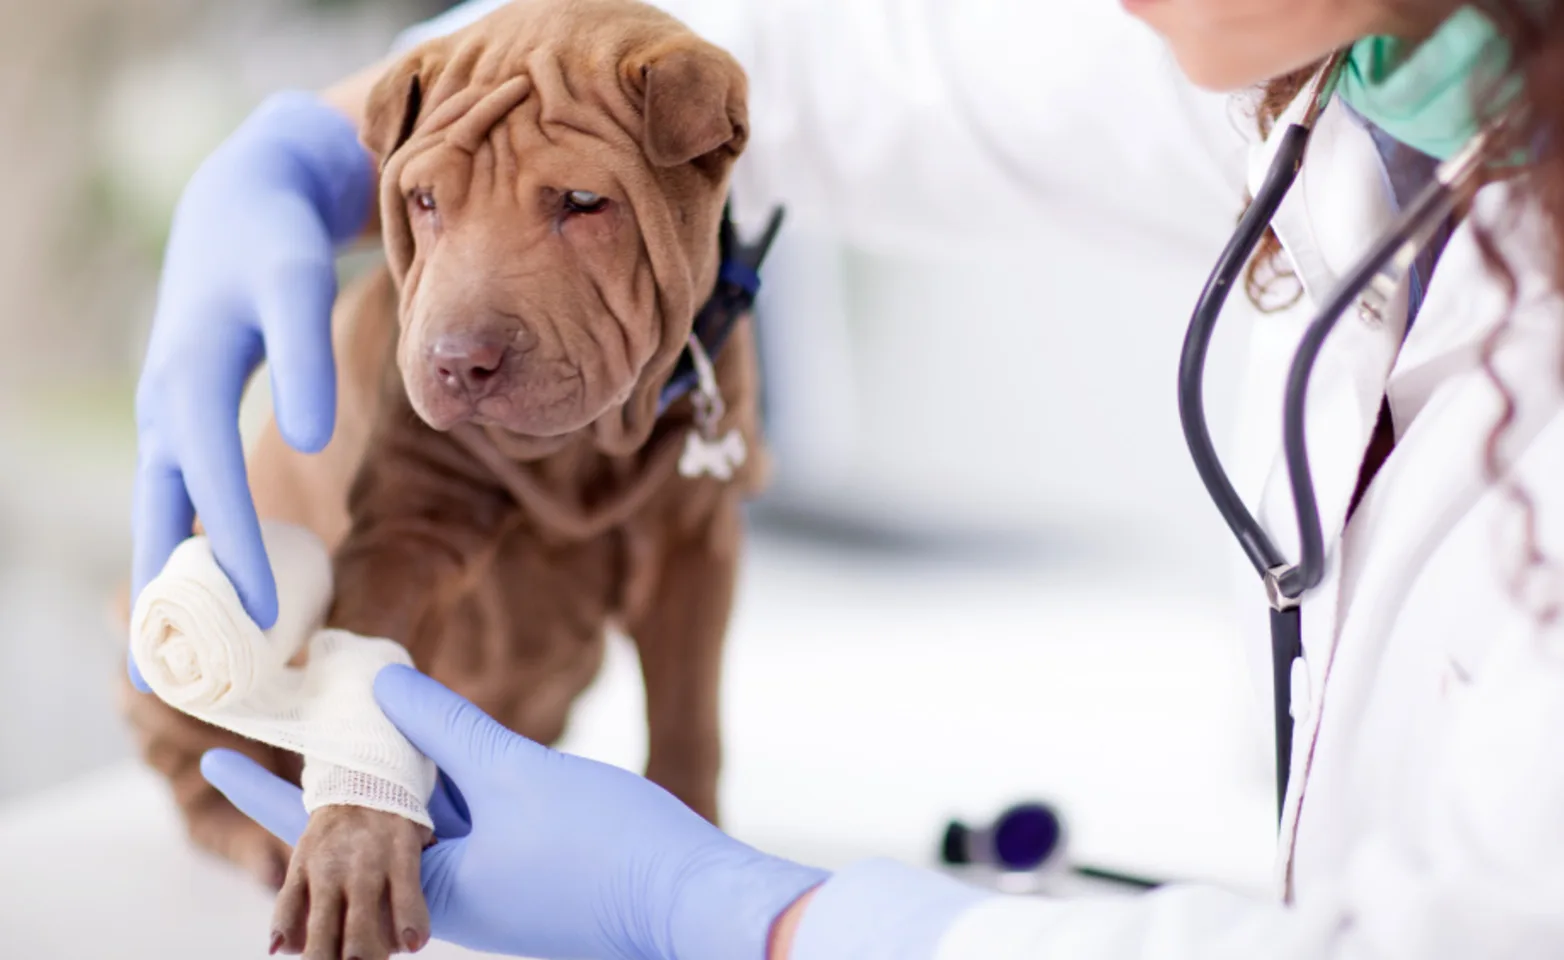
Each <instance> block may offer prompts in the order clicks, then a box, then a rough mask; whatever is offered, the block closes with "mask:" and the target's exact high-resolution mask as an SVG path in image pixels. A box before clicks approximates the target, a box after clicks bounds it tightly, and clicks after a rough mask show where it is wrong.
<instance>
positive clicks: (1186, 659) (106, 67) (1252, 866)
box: [0, 0, 1272, 955]
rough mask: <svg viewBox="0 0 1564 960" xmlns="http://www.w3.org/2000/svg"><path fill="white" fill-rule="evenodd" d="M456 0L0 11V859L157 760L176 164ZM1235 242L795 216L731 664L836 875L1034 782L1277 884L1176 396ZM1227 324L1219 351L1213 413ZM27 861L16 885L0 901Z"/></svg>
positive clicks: (1131, 848)
mask: <svg viewBox="0 0 1564 960" xmlns="http://www.w3.org/2000/svg"><path fill="white" fill-rule="evenodd" d="M443 5H444V4H442V3H441V2H440V0H423V2H415V0H316V2H305V0H50V2H48V3H32V2H24V0H0V131H3V133H0V151H3V159H4V163H5V169H6V170H7V171H8V174H9V175H8V177H7V187H8V190H7V192H6V198H5V199H6V215H5V217H4V218H3V222H0V290H3V291H4V297H3V299H0V303H3V307H0V335H3V336H4V338H5V343H6V345H7V349H5V350H3V351H0V545H3V548H4V549H3V552H0V849H4V850H6V851H7V852H8V853H9V854H10V856H11V857H12V858H21V859H22V860H25V856H26V855H29V854H28V851H33V852H35V853H36V852H38V851H39V850H41V849H42V848H35V847H31V846H27V843H25V842H24V840H25V837H24V836H23V834H25V835H26V836H33V835H35V834H36V833H37V831H38V830H42V829H44V826H43V825H44V824H45V823H48V824H50V825H53V826H57V827H60V828H61V829H64V830H67V831H70V830H72V829H75V827H73V826H72V825H73V824H79V825H80V828H81V830H82V835H83V836H84V837H87V836H90V837H94V838H97V839H96V840H94V841H93V842H102V840H103V838H104V837H105V836H108V837H112V836H113V835H114V834H113V831H114V829H115V828H114V826H113V823H114V820H113V817H112V816H110V817H109V820H108V821H107V826H105V823H104V822H103V821H102V820H101V818H100V817H95V818H94V819H93V825H92V826H91V827H90V828H89V826H88V825H87V824H86V822H85V821H84V820H82V819H81V818H83V817H87V816H89V815H88V814H86V813H83V811H86V810H89V809H94V810H99V811H100V814H101V813H102V811H103V810H104V809H111V808H103V807H95V806H93V804H95V803H99V800H98V799H94V798H95V797H97V798H102V803H112V799H111V798H110V796H109V795H110V794H113V793H114V791H115V790H119V789H121V787H120V786H117V785H122V784H125V783H131V784H133V785H138V786H136V789H140V790H143V791H144V794H145V797H146V798H150V799H147V800H146V802H147V803H149V804H162V803H163V800H162V798H161V797H160V796H158V795H157V793H156V791H157V789H158V788H157V785H156V784H155V783H153V782H152V781H150V780H136V779H135V778H134V777H133V776H132V777H131V779H130V780H124V779H115V778H116V777H121V778H122V777H124V776H128V774H125V773H124V771H125V769H127V768H122V767H116V766H114V765H115V764H118V763H123V762H125V761H126V760H127V759H128V758H129V757H130V752H129V749H128V745H127V742H126V739H125V737H124V736H123V735H122V732H121V729H120V722H119V720H118V717H117V713H116V707H115V702H114V683H113V681H114V678H115V676H116V671H118V670H120V669H121V668H122V664H123V646H122V643H121V640H120V637H119V636H118V634H117V631H116V629H115V628H114V627H113V625H112V624H111V622H110V620H109V617H108V606H109V600H110V597H111V595H112V593H113V591H114V589H116V587H117V586H118V584H119V582H120V580H121V579H122V578H123V577H124V575H125V573H126V571H127V567H128V560H127V558H128V553H129V533H128V516H129V482H130V475H131V467H132V464H133V457H134V432H133V418H132V402H131V398H132V391H133V385H134V378H135V374H136V371H137V366H138V360H139V354H140V350H141V345H142V343H143V340H144V336H145V332H146V327H147V325H148V323H149V321H150V317H151V313H152V305H153V297H154V293H155V285H156V277H157V269H158V260H159V255H160V251H161V246H162V241H163V235H164V231H165V229H166V225H167V220H168V216H169V212H170V210H171V208H172V205H173V203H174V200H175V199H176V198H177V195H178V191H179V189H180V187H181V185H182V184H183V183H184V181H185V179H186V178H187V177H188V176H189V174H190V172H191V171H192V169H193V168H194V165H195V164H196V163H197V162H199V160H200V158H201V157H202V156H203V155H204V154H205V153H206V152H207V151H208V150H210V149H211V148H212V147H213V146H214V145H215V144H216V143H217V142H218V141H220V140H221V138H222V137H223V136H224V135H226V134H227V133H228V132H229V131H230V130H231V129H232V128H233V127H234V126H235V125H236V124H237V123H238V122H239V120H240V119H241V118H242V117H243V116H244V114H245V113H246V112H247V111H248V110H249V109H250V108H251V107H252V106H253V105H254V104H255V103H256V102H258V101H259V100H260V98H261V97H263V96H264V95H265V94H266V93H268V92H270V91H272V90H275V89H278V88H281V87H319V86H322V85H324V84H326V83H328V82H330V81H331V80H333V79H335V78H336V77H338V76H340V75H342V74H344V73H346V72H348V71H349V70H351V69H353V68H356V67H358V66H360V65H362V64H363V63H365V62H368V61H370V60H373V59H375V58H378V57H379V56H381V55H382V54H383V53H384V52H385V50H386V49H387V46H388V44H389V42H390V39H391V37H392V36H393V35H394V34H395V32H396V31H397V30H399V29H400V28H401V27H403V26H405V25H407V24H409V23H412V22H414V21H416V20H417V19H420V18H422V17H424V16H427V15H430V14H433V13H435V12H437V11H438V10H439V9H441V8H442V6H443ZM1219 226H1220V225H1219ZM1220 240H1221V237H1220V235H1219V234H1218V233H1213V242H1212V243H1211V244H1201V243H1190V244H1188V245H1187V246H1186V247H1181V248H1170V247H1169V246H1168V245H1166V244H1162V245H1158V244H1155V243H1153V242H1150V241H1148V242H1147V243H1145V244H1140V245H1137V244H1134V243H1128V244H1127V243H1125V242H1123V240H1122V239H1121V238H1113V237H1111V236H1108V235H1107V234H1105V233H1104V232H1103V231H1097V230H1093V229H1092V225H1091V224H1090V223H1089V222H1073V221H1061V222H1059V223H1057V224H1051V225H1050V230H1049V233H1048V234H1047V235H1045V237H1044V238H1043V239H1041V240H1040V241H1039V243H1038V245H1037V246H1036V247H1035V248H1033V249H1026V250H1016V251H1014V254H1013V256H1012V257H1011V258H1009V259H1005V260H997V259H992V258H990V259H986V260H982V261H972V262H950V261H943V262H918V261H911V260H907V259H905V258H897V257H889V256H884V255H880V254H877V253H876V252H875V251H870V250H862V249H855V248H849V247H844V246H842V245H841V244H839V243H837V242H835V241H834V240H833V239H832V238H831V237H829V236H821V235H817V234H813V233H810V232H808V231H806V230H794V231H790V232H788V233H786V234H785V239H784V241H783V242H782V243H781V245H780V247H779V249H778V251H777V253H776V255H775V258H774V261H773V263H772V265H771V269H770V270H769V272H768V274H767V277H768V288H767V293H766V298H765V301H764V304H763V306H764V313H763V317H762V323H763V332H762V338H763V347H764V354H765V355H764V358H763V362H764V366H765V368H766V372H767V376H768V386H767V391H768V393H767V402H768V407H769V412H770V420H771V422H770V426H769V429H770V432H771V435H772V438H773V442H774V446H775V449H776V454H777V461H778V470H779V472H778V476H777V485H776V488H775V489H774V490H773V491H772V493H771V494H770V495H769V496H768V497H767V499H766V500H765V501H764V502H763V503H762V504H760V505H759V506H758V508H757V512H756V517H755V527H756V538H755V539H756V543H755V549H754V553H753V559H752V562H751V563H750V566H749V569H748V571H747V574H746V579H745V582H744V587H743V596H742V602H741V607H740V611H739V615H738V619H737V622H736V624H735V628H734V633H733V640H732V656H731V658H730V670H729V676H728V685H729V694H728V701H727V702H728V707H727V709H728V712H729V728H728V729H729V756H730V761H729V765H728V768H727V774H726V781H725V791H726V796H727V798H728V811H729V814H730V824H731V825H732V826H733V827H734V828H735V829H736V830H737V831H738V832H740V833H742V834H744V835H745V836H747V837H750V838H754V839H756V840H757V842H766V843H770V844H772V845H773V846H776V847H778V848H784V849H785V850H788V851H793V852H796V853H797V854H798V855H800V856H814V857H816V858H817V859H819V860H821V861H830V862H835V861H840V860H842V859H845V858H848V857H849V856H852V855H857V854H859V853H886V854H890V855H896V856H904V857H907V858H909V859H917V858H919V857H924V856H926V854H927V853H928V852H929V851H931V850H932V849H933V844H934V843H935V841H936V839H937V837H938V834H939V831H940V829H941V828H942V826H943V820H942V819H941V818H942V817H945V816H949V815H957V814H960V815H965V816H970V817H974V818H982V817H986V816H988V815H991V814H992V813H995V812H997V810H998V809H999V807H1000V806H1001V805H1003V804H1005V803H1007V802H1010V801H1013V800H1021V799H1027V798H1030V797H1033V796H1043V797H1051V798H1057V799H1060V800H1061V801H1062V802H1064V803H1065V804H1066V807H1067V809H1068V810H1069V811H1070V814H1071V819H1072V823H1073V824H1074V826H1075V827H1076V839H1077V840H1078V841H1079V847H1080V848H1081V849H1083V850H1085V851H1086V852H1087V853H1089V854H1090V855H1092V856H1095V857H1098V858H1106V859H1108V860H1112V861H1114V862H1116V863H1119V864H1123V865H1126V866H1135V867H1140V868H1144V869H1151V870H1160V871H1164V872H1168V873H1171V874H1175V875H1181V876H1183V875H1188V876H1209V877H1213V878H1217V879H1222V880H1226V881H1228V882H1232V883H1237V884H1244V885H1257V884H1260V883H1263V882H1264V880H1265V875H1266V871H1267V869H1268V867H1269V843H1270V834H1269V830H1270V817H1271V815H1272V814H1271V807H1270V802H1271V801H1270V798H1269V792H1268V791H1269V789H1270V787H1269V776H1270V774H1269V762H1270V761H1269V755H1268V746H1267V744H1268V736H1269V734H1268V732H1267V730H1268V728H1267V727H1266V725H1265V724H1266V721H1265V716H1266V714H1265V711H1262V710H1259V709H1257V708H1256V706H1255V704H1254V703H1253V702H1252V698H1251V695H1250V692H1249V688H1248V687H1247V685H1246V684H1247V681H1246V676H1247V674H1246V673H1245V665H1244V663H1243V661H1242V657H1241V653H1240V651H1239V650H1238V649H1237V647H1236V644H1235V643H1234V638H1233V636H1232V624H1231V620H1230V617H1229V615H1228V610H1229V607H1230V601H1231V600H1232V598H1231V597H1230V596H1229V588H1228V583H1229V576H1228V575H1229V573H1230V569H1229V565H1230V563H1231V562H1232V561H1231V556H1230V551H1229V547H1228V541H1227V539H1226V534H1225V529H1224V528H1222V526H1221V524H1220V521H1219V520H1218V519H1217V517H1216V516H1215V513H1214V511H1213V510H1212V508H1211V507H1210V506H1209V504H1208V503H1207V501H1206V500H1205V498H1204V495H1203V493H1202V492H1201V490H1200V488H1199V484H1198V481H1197V479H1196V477H1195V475H1194V471H1193V469H1192V468H1191V467H1190V466H1189V465H1188V462H1187V457H1186V455H1185V451H1184V447H1183V441H1182V438H1181V436H1180V433H1179V430H1178V422H1177V417H1176V411H1175V406H1174V373H1175V369H1176V364H1177V354H1178V347H1179V343H1180V341H1181V338H1182V334H1183V324H1184V320H1185V311H1186V309H1187V306H1188V304H1190V303H1191V302H1192V301H1193V298H1194V295H1195V293H1196V292H1197V290H1198V288H1199V285H1200V283H1201V282H1202V280H1203V279H1204V274H1205V270H1206V268H1207V266H1208V264H1209V261H1210V260H1211V259H1212V258H1213V257H1214V255H1215V253H1216V252H1217V247H1218V246H1219V245H1220ZM1241 326H1242V322H1241V321H1238V320H1235V321H1234V322H1232V323H1230V324H1229V326H1228V328H1227V331H1226V332H1225V333H1224V335H1223V337H1222V338H1220V340H1219V343H1218V347H1217V352H1216V356H1215V359H1214V360H1213V368H1212V369H1213V374H1212V380H1211V386H1210V388H1209V390H1208V400H1209V403H1210V406H1211V408H1212V409H1213V410H1214V411H1222V410H1225V409H1228V402H1229V399H1230V397H1231V395H1232V392H1231V390H1230V383H1231V379H1232V378H1231V376H1230V372H1231V370H1232V369H1233V366H1234V362H1233V358H1234V356H1235V353H1236V351H1237V350H1238V349H1240V348H1241V346H1242V344H1241V342H1239V338H1238V337H1237V335H1236V334H1234V333H1233V330H1234V329H1235V328H1237V327H1241ZM1222 422H1223V421H1222V419H1221V418H1218V420H1217V427H1218V430H1219V432H1220V427H1221V426H1222ZM1244 599H1246V600H1249V601H1251V602H1258V597H1257V596H1246V597H1244ZM637 684H638V680H637V678H636V676H635V667H634V663H633V658H632V657H630V656H628V654H627V653H626V652H625V651H624V650H623V649H620V648H616V652H615V655H614V656H613V657H611V658H610V664H609V668H608V669H607V671H606V672H605V676H604V678H603V681H602V682H601V683H600V684H599V685H598V687H597V688H596V689H594V690H593V691H592V692H591V694H590V695H589V697H588V699H587V701H586V702H585V703H584V704H583V705H582V707H581V710H580V711H579V715H578V722H577V723H576V725H575V727H574V728H573V730H572V732H571V735H570V736H571V739H570V745H571V746H573V747H576V748H578V749H581V750H582V751H583V752H587V753H591V754H594V755H598V756H601V757H604V758H606V759H610V760H614V761H617V762H622V763H626V764H630V765H634V764H635V763H636V762H637V759H638V757H639V751H641V750H642V749H643V748H642V746H641V743H640V736H641V730H640V727H639V726H638V724H639V720H638V714H637V711H638V710H639V705H640V701H639V696H640V694H639V691H638V687H637ZM105 771H107V772H105ZM83 778H86V779H83ZM94 778H96V779H94ZM106 785H107V786H106ZM94 790H98V791H100V793H94V792H93V791H94ZM104 790H107V791H108V794H104V793H101V791H104ZM41 791H44V792H41ZM120 796H121V799H123V798H124V797H125V796H127V795H126V794H123V793H122V794H120ZM137 796H138V797H140V796H142V794H137ZM7 801H9V803H10V805H9V806H5V805H4V804H5V803H6V802H7ZM138 802H140V801H138ZM135 809H136V810H138V811H142V810H144V807H143V806H136V807H135ZM159 809H160V810H161V809H162V807H159ZM45 812H52V813H53V815H54V819H53V820H39V819H37V817H39V816H41V815H42V814H43V813H45ZM137 815H138V816H139V815H140V814H137ZM147 815H148V816H154V815H153V814H147ZM161 815H162V814H156V815H155V816H161ZM125 816H126V817H127V818H131V817H132V815H131V814H126V815H125ZM73 818H74V819H73ZM127 822H128V821H127ZM157 822H158V824H159V826H158V828H157V829H159V830H166V831H168V836H169V837H171V838H173V839H171V840H170V841H169V842H170V843H177V830H175V828H174V827H173V826H172V822H171V821H169V822H167V823H164V822H163V821H161V820H159V821H157ZM8 824H10V825H12V826H10V827H8V826H7V825H8ZM18 824H20V825H22V826H24V827H25V828H26V829H25V830H24V831H23V832H22V833H18V830H19V829H21V827H17V826H16V825H18ZM125 829H126V830H127V831H128V830H130V829H131V828H130V827H126V828H125ZM148 829H151V828H148ZM105 830H107V831H108V833H105V832H104V831H105ZM110 842H112V840H111V841H110ZM129 842H130V841H129V838H128V834H127V843H129ZM127 849H130V848H129V847H127ZM138 849H139V848H138ZM38 855H39V856H43V855H44V854H43V853H38ZM141 855H142V854H140V853H138V854H136V856H141ZM16 862H21V861H20V860H18V861H16ZM203 869H205V868H203ZM16 876H17V875H16V874H9V875H0V915H3V914H4V913H5V912H6V905H7V904H8V903H9V904H11V905H12V906H13V907H14V906H15V901H7V899H6V897H5V896H4V895H3V894H4V893H6V892H7V891H6V890H5V889H4V887H5V885H7V884H12V883H15V882H20V881H18V880H16V879H15V877H16ZM80 896H81V897H83V898H88V897H90V896H91V894H90V892H83V893H80ZM104 896H105V897H106V896H108V894H107V893H105V894H104ZM262 915H264V914H262ZM257 954H258V951H257ZM53 955H60V954H53ZM83 955H97V954H83ZM122 955H129V954H122ZM170 955H172V954H170Z"/></svg>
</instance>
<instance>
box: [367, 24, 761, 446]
mask: <svg viewBox="0 0 1564 960" xmlns="http://www.w3.org/2000/svg"><path fill="white" fill-rule="evenodd" d="M744 101H745V82H744V76H743V74H742V72H741V71H740V69H739V68H738V66H737V64H736V63H735V62H734V61H733V60H732V59H731V58H730V57H728V56H727V55H726V54H724V53H723V52H722V51H720V50H718V49H716V48H715V47H712V46H710V45H708V44H706V43H704V42H702V41H700V40H698V39H697V38H695V37H694V35H693V34H691V33H689V32H688V31H687V30H686V29H685V28H684V27H683V26H681V25H680V24H678V23H677V22H676V21H674V20H672V19H671V18H668V17H666V16H665V15H663V14H661V13H659V12H657V11H655V10H652V9H650V8H648V7H646V6H644V5H642V4H639V3H635V2H630V0H586V2H582V0H517V2H514V3H512V4H510V5H508V6H506V7H503V8H501V9H500V10H499V11H498V12H496V13H495V14H493V15H491V16H490V17H488V18H487V19H485V20H484V21H482V22H480V23H478V24H476V25H474V26H473V27H471V28H468V29H467V30H465V31H463V32H461V33H458V34H456V35H453V36H452V37H449V38H446V39H444V40H439V41H435V42H433V43H430V44H426V45H424V46H422V47H420V48H418V49H416V50H414V51H413V52H412V53H410V54H409V55H408V56H407V57H406V58H405V59H404V60H403V61H402V62H401V63H399V64H398V65H397V66H395V67H393V68H392V70H391V71H390V72H389V73H388V74H387V76H386V77H385V78H383V79H382V80H381V81H380V83H379V85H378V86H377V87H376V89H375V91H374V93H373V94H372V96H371V99H370V104H369V107H368V110H367V115H366V121H365V127H364V130H365V134H364V139H365V142H366V144H367V145H368V146H369V147H370V149H371V150H372V151H373V152H374V153H375V154H376V155H377V156H378V157H379V158H380V161H381V164H382V170H383V173H382V189H381V216H382V220H383V223H384V228H385V233H386V245H387V252H388V257H389V260H390V263H391V268H392V272H393V275H394V276H395V277H396V278H397V280H398V284H399V287H400V291H401V321H402V329H401V337H400V340H399V343H398V348H397V362H398V366H399V368H400V370H401V374H402V379H403V383H404V385H405V386H406V389H407V394H408V397H409V398H410V399H411V401H412V405H413V408H414V409H415V410H416V411H417V412H418V414H419V416H420V417H422V418H423V419H424V420H425V421H427V422H428V423H429V425H431V426H432V427H434V428H435V429H439V430H446V429H449V428H451V427H452V426H455V425H456V424H459V423H463V422H473V423H477V424H481V425H486V426H498V427H502V428H504V429H506V430H509V431H512V432H513V433H517V434H521V435H525V436H529V437H559V436H563V435H565V434H569V433H573V432H575V431H578V430H581V429H583V428H586V427H588V426H592V425H594V424H595V425H597V429H598V430H599V432H600V433H602V434H604V435H605V436H618V437H624V436H627V435H630V434H639V435H641V436H642V437H643V438H644V433H645V431H646V430H649V429H650V423H651V420H652V418H653V417H654V416H655V413H654V407H655V403H656V395H657V392H658V390H659V388H660V387H661V383H662V379H663V378H665V377H666V376H667V374H668V372H669V371H670V370H671V368H672V365H673V363H674V362H675V361H676V360H677V358H678V354H679V352H680V351H681V350H682V348H683V344H684V341H685V339H686V338H687V337H688V334H689V326H690V321H691V319H692V316H693V314H694V312H695V310H696V309H697V308H698V307H699V305H700V301H701V300H703V299H704V296H705V295H706V293H707V292H709V290H710V288H711V285H712V283H713V281H714V278H715V272H716V268H717V240H716V238H717V230H718V226H719V223H720V218H721V212H722V204H723V200H724V197H725V193H726V183H727V175H728V171H729V169H730V167H731V165H732V161H733V159H734V158H735V157H736V156H737V155H738V152H739V151H740V150H741V149H742V146H743V141H744V138H745V131H746V117H745V109H744Z"/></svg>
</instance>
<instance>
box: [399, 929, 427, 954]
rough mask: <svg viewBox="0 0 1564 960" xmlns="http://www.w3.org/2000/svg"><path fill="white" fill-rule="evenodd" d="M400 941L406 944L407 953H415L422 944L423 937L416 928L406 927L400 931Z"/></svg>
mask: <svg viewBox="0 0 1564 960" xmlns="http://www.w3.org/2000/svg"><path fill="white" fill-rule="evenodd" d="M402 943H404V944H405V945H406V946H407V952H408V953H417V952H418V951H419V950H420V949H421V948H422V947H423V945H424V938H423V937H422V936H421V935H419V933H418V931H417V930H414V929H413V928H412V927H408V928H407V929H406V930H403V931H402Z"/></svg>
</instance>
